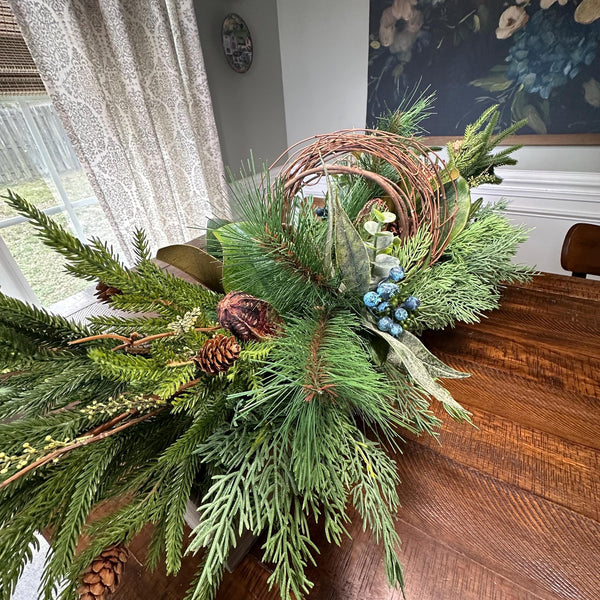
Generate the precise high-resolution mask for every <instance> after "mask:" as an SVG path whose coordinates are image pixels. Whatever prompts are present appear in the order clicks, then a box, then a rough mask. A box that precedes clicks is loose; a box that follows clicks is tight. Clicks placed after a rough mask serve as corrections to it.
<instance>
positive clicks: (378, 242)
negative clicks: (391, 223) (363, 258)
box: [375, 231, 394, 250]
mask: <svg viewBox="0 0 600 600" xmlns="http://www.w3.org/2000/svg"><path fill="white" fill-rule="evenodd" d="M393 241H394V234H393V233H392V232H391V231H382V232H380V233H378V234H377V235H376V236H375V247H376V248H377V250H385V249H386V248H387V247H388V246H391V245H392V243H393Z"/></svg>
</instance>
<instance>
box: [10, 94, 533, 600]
mask: <svg viewBox="0 0 600 600" xmlns="http://www.w3.org/2000/svg"><path fill="white" fill-rule="evenodd" d="M428 110H430V99H428V98H418V99H417V103H416V104H415V106H413V107H412V108H411V107H405V110H404V111H400V112H398V113H393V114H390V115H387V116H386V117H385V118H383V119H382V120H381V122H380V126H381V127H386V128H388V129H390V130H394V131H397V132H400V133H402V134H404V135H414V134H416V133H418V132H419V129H418V124H419V122H420V120H421V119H422V117H423V116H424V114H425V113H426V112H427V111H428ZM496 120H497V112H495V111H494V110H491V111H486V113H484V115H482V117H481V119H480V120H479V121H478V122H477V123H475V124H474V125H472V126H470V127H469V128H468V129H467V133H466V135H465V139H464V141H463V142H462V143H461V144H455V145H452V146H449V152H450V163H449V166H448V173H447V175H448V177H447V180H448V181H449V180H450V179H451V178H452V177H453V175H452V174H451V170H454V169H456V170H458V171H459V173H460V174H461V175H462V177H464V178H465V179H467V181H469V182H470V183H471V185H475V184H477V183H481V182H483V181H497V177H496V175H495V174H494V172H493V169H494V167H495V166H497V165H500V164H511V160H512V159H511V158H510V157H509V156H508V154H510V151H512V150H513V149H514V147H513V148H511V149H509V151H503V152H501V153H499V154H496V155H492V154H491V150H492V149H493V147H494V146H495V145H496V144H497V143H498V142H499V141H501V140H502V139H504V136H505V135H506V134H507V133H511V132H512V131H513V130H514V129H515V128H516V126H515V127H513V128H510V130H508V131H507V132H502V133H501V134H499V135H496V136H495V137H494V136H492V130H493V128H494V125H495V123H496ZM356 160H357V161H359V162H361V161H362V163H363V164H368V165H369V166H370V168H373V169H380V170H381V172H385V171H386V170H388V171H389V169H387V167H385V165H378V164H377V161H374V160H371V159H367V158H364V157H356ZM251 169H252V166H251ZM265 178H266V179H265V181H264V182H263V185H258V184H256V183H255V179H246V180H245V181H242V182H238V183H237V184H235V185H234V195H235V196H236V198H237V201H238V204H239V211H240V214H241V216H242V218H241V221H240V222H239V223H235V224H233V223H219V224H218V225H215V227H214V231H213V232H212V233H211V242H210V243H211V246H210V247H211V248H212V249H213V252H214V254H215V256H218V257H219V258H220V257H221V256H222V257H223V259H224V283H225V288H226V289H227V290H242V291H244V292H245V293H247V294H252V295H254V296H256V297H259V298H261V299H263V300H266V301H267V302H269V303H270V304H271V305H272V307H274V309H276V311H278V313H279V316H280V319H281V325H280V334H279V335H277V336H276V337H273V338H269V339H262V340H251V341H241V342H240V346H241V350H240V354H239V358H238V359H237V361H235V362H234V364H233V366H232V367H231V368H230V369H229V370H227V371H226V372H224V373H220V374H218V375H208V374H206V373H204V372H202V371H201V370H199V369H198V368H197V366H196V365H195V363H194V361H193V360H192V359H193V357H194V356H195V355H196V354H197V352H198V351H199V350H200V349H201V348H202V347H203V345H204V344H205V343H206V342H207V340H209V339H211V338H212V337H213V335H217V334H226V335H230V334H229V333H228V332H227V331H226V330H225V329H223V328H222V327H221V325H220V324H219V323H218V321H217V311H216V307H217V303H218V302H219V300H220V299H221V297H222V296H221V295H220V294H218V293H216V292H213V291H211V290H208V289H206V288H204V287H202V286H199V285H194V284H192V283H189V282H187V281H182V280H180V279H178V278H176V277H174V276H172V275H170V274H168V273H165V272H163V271H162V270H161V269H159V268H158V267H157V266H156V265H155V263H154V262H152V260H151V258H150V250H149V247H148V243H147V241H146V239H145V236H144V235H143V233H142V232H136V233H135V235H134V245H135V255H136V257H137V262H136V264H135V266H134V268H128V267H127V266H125V265H124V264H123V263H122V262H121V261H120V260H119V259H118V257H117V256H115V254H114V252H113V251H112V249H111V248H109V247H107V246H106V245H105V244H104V243H102V242H101V241H100V240H97V239H92V240H91V241H90V243H89V244H87V245H85V244H82V243H81V242H80V241H79V240H78V239H76V238H75V237H74V236H72V235H71V234H69V233H68V232H66V231H64V230H63V229H62V228H60V227H59V226H58V225H57V224H55V223H54V222H53V221H52V220H51V219H49V218H48V217H47V216H46V215H45V214H44V213H43V212H41V211H40V210H39V209H37V208H36V207H35V206H33V205H32V204H31V203H29V202H27V200H25V199H23V198H21V197H20V196H18V195H16V194H14V193H11V192H9V194H8V196H7V197H6V201H7V203H8V204H9V205H10V206H11V207H13V208H14V209H16V210H17V211H18V212H19V213H20V214H22V215H24V216H26V217H27V218H28V219H29V220H30V221H31V222H32V223H33V225H34V226H35V227H36V228H37V229H38V231H39V232H40V236H41V238H42V239H43V240H44V242H45V243H46V244H47V245H49V246H50V247H52V248H54V249H55V250H56V251H58V252H60V253H61V254H63V255H64V256H65V257H66V259H67V265H66V268H67V270H68V271H69V272H70V273H72V274H74V275H76V276H78V277H82V278H84V279H87V280H89V281H97V280H99V281H101V282H103V283H104V284H106V285H107V286H110V287H114V288H117V289H119V290H121V291H122V292H123V293H122V294H120V295H114V296H112V297H111V304H112V306H113V307H115V308H118V309H121V310H123V311H128V312H130V313H132V314H131V315H130V316H129V315H125V316H123V315H121V314H119V315H109V316H97V317H92V318H91V319H90V320H89V322H88V323H86V324H81V323H75V322H71V321H69V320H67V319H64V318H62V317H59V316H56V315H52V314H50V313H48V312H47V311H44V310H42V309H39V308H36V307H33V306H30V305H28V304H25V303H23V302H20V301H18V300H15V299H13V298H9V297H8V296H6V295H3V294H0V369H1V370H0V440H1V445H2V447H1V448H0V450H1V451H2V452H1V453H0V479H1V480H2V481H1V482H0V600H8V599H9V598H10V596H11V594H12V592H13V591H14V588H15V585H16V582H17V580H18V578H19V575H20V574H21V572H22V569H23V566H24V565H25V564H26V563H27V562H28V561H29V560H31V556H32V549H33V548H34V547H36V544H37V542H36V538H35V535H36V532H37V531H40V530H42V529H50V530H51V531H52V540H51V542H52V554H51V556H50V558H49V560H48V562H47V565H46V568H45V572H44V577H43V581H42V586H41V590H40V597H41V598H44V599H47V600H49V599H50V598H54V597H55V595H56V594H59V597H60V598H61V599H62V600H70V599H72V598H76V596H77V592H76V590H77V587H78V585H79V577H80V575H81V573H82V572H83V571H84V570H85V569H86V567H87V566H88V565H89V564H90V562H91V561H92V560H93V559H94V557H96V556H98V555H99V554H100V553H101V552H102V551H103V550H104V549H105V548H107V547H109V546H112V545H115V544H121V543H124V544H127V543H128V542H129V541H130V540H131V539H132V537H133V536H135V535H136V534H137V533H138V532H139V531H140V530H141V529H142V527H144V525H146V524H147V523H153V524H154V533H153V537H152V541H151V544H150V547H149V551H148V564H149V566H151V567H152V566H156V565H157V564H158V563H159V562H160V561H162V560H164V562H165V564H166V568H167V571H168V572H169V573H176V572H177V571H178V569H179V568H180V566H181V560H182V556H183V553H184V551H185V550H186V548H185V545H184V535H183V534H184V512H185V508H186V504H187V501H188V499H189V498H190V496H191V495H192V494H193V493H199V494H200V497H201V506H200V509H199V510H200V512H201V515H202V518H201V522H200V525H199V526H198V527H197V528H196V529H195V530H194V531H193V534H192V541H191V544H190V545H189V548H188V550H189V551H190V552H193V553H198V554H199V561H198V563H199V567H198V573H197V576H196V578H195V580H194V582H193V585H192V587H191V588H190V590H189V592H188V596H187V598H188V600H211V599H212V598H214V596H215V594H216V591H217V589H218V586H219V582H220V580H221V578H222V576H223V572H224V564H225V561H226V559H227V556H228V554H229V552H230V550H231V549H232V547H233V546H234V545H235V543H236V539H237V537H238V536H239V535H241V534H242V532H244V531H245V530H249V531H251V532H253V533H254V534H256V535H258V534H260V533H261V532H266V541H265V544H264V547H263V558H264V560H265V561H267V562H271V563H273V564H274V570H273V573H272V575H271V577H270V580H269V581H270V583H271V584H276V585H277V586H278V587H279V589H280V592H281V597H282V599H283V600H291V599H292V598H301V597H302V596H303V595H305V594H306V593H307V592H308V591H309V590H310V589H311V586H312V584H311V582H310V581H309V580H308V578H307V576H306V574H305V567H306V566H307V565H308V564H312V563H314V562H315V561H316V555H317V554H318V551H319V550H318V548H317V547H316V546H315V545H314V543H313V542H312V540H311V536H310V530H311V527H312V526H313V525H312V523H313V522H316V523H317V526H320V527H323V528H324V531H325V535H326V538H327V540H328V541H330V542H331V543H336V544H339V543H340V542H341V539H342V537H343V536H344V535H346V524H347V522H348V516H347V514H346V509H347V507H348V506H349V505H352V506H354V507H355V508H356V510H357V512H358V514H359V515H360V518H361V519H362V520H363V522H364V525H365V527H368V528H369V529H370V530H371V531H372V533H373V537H374V539H375V540H376V542H378V543H380V544H382V546H383V549H384V556H385V570H386V575H387V578H388V581H389V582H390V584H391V585H393V586H399V587H402V586H403V575H402V568H401V565H400V562H399V560H398V556H397V554H398V549H399V547H400V539H399V538H398V534H397V533H396V530H395V528H394V519H395V515H396V512H397V510H398V508H399V506H398V495H397V491H396V489H397V486H398V484H399V481H398V476H397V469H396V464H395V462H394V461H395V459H394V458H393V457H394V456H396V452H395V451H396V450H397V449H399V447H400V446H401V443H402V439H401V433H402V430H408V431H411V432H413V433H417V434H420V433H424V434H428V435H436V430H437V427H438V426H439V424H440V422H439V420H438V419H437V418H436V417H435V416H434V414H433V413H432V411H431V410H430V403H431V400H432V397H434V398H437V399H439V400H440V401H441V402H442V403H443V404H444V406H445V408H446V409H447V411H448V412H449V413H450V414H451V415H452V416H453V417H455V418H459V419H463V420H468V418H469V414H468V412H467V411H465V410H464V409H463V408H462V407H461V406H460V405H458V404H457V403H456V402H455V401H454V400H453V399H452V398H451V396H450V395H449V394H448V392H447V391H446V390H445V389H444V388H443V387H442V386H441V385H440V384H439V382H438V380H439V379H440V378H443V377H461V376H464V374H461V373H459V372H457V371H454V370H453V369H450V368H449V367H447V366H446V365H444V364H443V363H442V362H441V361H439V360H438V359H436V358H435V357H434V356H433V355H431V354H430V353H429V352H428V351H427V350H426V348H425V347H424V346H423V345H422V344H421V342H420V341H419V340H418V338H417V337H415V336H414V335H412V334H411V333H410V332H411V331H412V332H413V333H419V332H421V331H423V330H425V329H431V328H441V327H445V326H447V325H453V324H454V323H455V322H456V321H465V322H475V321H477V320H478V319H479V318H480V317H481V316H482V315H483V313H484V312H485V311H487V310H491V309H493V308H495V307H497V305H498V302H499V298H500V291H501V286H502V285H503V283H505V282H511V281H521V280H523V279H525V278H527V277H528V276H529V275H530V274H531V271H530V270H529V269H528V268H525V267H522V266H519V265H515V264H513V263H512V262H511V259H512V257H513V256H514V254H515V252H516V250H517V247H518V244H519V243H521V242H522V241H523V240H524V238H525V233H526V232H525V231H523V230H522V229H521V228H518V227H515V226H513V225H511V224H510V223H509V222H508V221H507V219H506V217H504V215H503V214H502V211H503V208H504V205H502V204H497V205H495V206H490V207H486V208H480V206H479V205H477V204H473V205H471V206H470V208H469V218H468V220H467V222H466V223H465V224H464V227H463V228H462V230H461V231H458V232H457V234H456V236H455V237H454V238H453V240H452V243H451V244H450V245H449V246H448V247H447V248H446V250H445V252H444V254H443V256H442V257H441V259H440V260H439V261H438V262H436V263H435V264H433V265H430V266H428V267H426V268H423V267H421V266H419V265H421V264H423V261H422V258H423V257H426V256H428V254H429V252H430V249H431V244H432V236H431V232H430V231H429V230H428V228H427V226H424V227H422V228H421V229H420V230H419V231H418V232H417V234H416V235H415V236H413V237H412V238H409V239H405V240H403V241H400V240H399V239H398V240H397V243H396V242H395V243H394V244H393V245H391V246H390V247H389V250H387V251H386V252H388V253H389V254H391V255H392V257H393V258H395V259H396V260H397V261H398V262H399V263H400V264H402V265H403V266H404V269H405V273H406V277H405V279H404V281H403V282H402V284H401V289H402V293H403V294H404V295H405V296H408V295H415V296H418V297H419V298H421V300H422V304H421V307H420V308H419V310H416V311H414V312H412V313H411V315H410V316H409V318H408V319H407V321H406V323H405V325H406V326H405V329H406V332H405V334H404V336H403V337H400V338H398V339H394V338H392V337H391V336H389V335H388V334H384V333H382V332H381V331H378V329H377V327H375V325H374V324H373V323H372V322H371V321H370V316H369V315H368V314H367V313H366V312H365V310H364V306H363V304H362V302H361V298H360V297H357V294H356V293H355V292H352V291H351V290H352V286H351V285H349V284H348V281H344V277H345V276H346V275H345V274H344V270H343V269H342V268H340V266H339V263H340V259H339V257H340V256H341V255H342V252H341V250H340V249H339V247H338V252H337V255H338V256H337V259H338V260H337V261H336V262H335V263H334V262H332V260H331V256H332V252H333V254H334V255H335V254H336V250H335V243H334V242H335V240H333V241H332V236H331V235H328V227H329V225H328V222H327V219H317V218H315V215H314V212H313V210H312V200H311V199H308V201H307V199H303V198H296V199H295V200H294V201H293V203H292V204H289V203H288V201H287V200H286V199H285V197H284V190H283V183H282V182H281V181H278V180H275V181H274V182H273V184H272V185H271V182H270V181H269V180H268V175H265ZM331 189H332V190H333V189H335V193H336V194H337V196H338V198H339V203H338V202H337V201H335V202H334V200H333V198H329V202H330V205H331V207H332V208H333V213H334V214H333V215H332V216H331V217H330V218H331V219H343V224H342V225H340V223H342V221H340V220H338V221H337V223H338V226H339V227H342V226H343V227H346V228H347V231H346V233H348V232H349V231H350V228H353V227H354V226H356V227H359V226H361V225H362V223H357V221H356V219H357V217H359V214H360V212H361V210H362V209H363V207H364V205H365V204H366V203H367V202H368V201H369V200H371V199H372V198H373V197H375V196H376V195H378V191H379V190H377V188H376V186H374V185H373V184H371V183H367V182H365V180H363V179H357V178H355V177H350V176H340V177H337V178H336V184H335V188H334V187H333V186H332V188H331ZM468 201H469V202H470V200H468ZM332 203H333V204H332ZM373 214H376V213H373ZM282 215H285V217H286V218H285V219H282ZM360 218H362V217H360ZM353 223H355V225H353ZM351 233H352V232H351ZM346 239H352V240H354V241H353V242H352V243H360V244H362V243H363V242H362V241H361V239H360V237H359V236H358V235H355V234H354V233H353V234H352V235H346ZM356 240H358V241H356ZM332 243H333V244H334V245H333V247H332V246H331V244H332ZM337 243H339V242H337ZM348 272H349V271H348ZM139 347H143V348H144V352H145V353H144V354H138V353H133V352H132V350H134V349H135V348H139ZM105 501H110V502H111V504H110V505H109V506H111V507H112V510H111V512H110V513H109V514H108V515H107V516H105V517H103V518H101V519H97V518H95V517H94V513H93V511H94V509H95V507H97V506H98V505H99V504H100V503H103V502H105ZM84 534H85V535H86V537H87V540H88V542H87V545H84V547H82V548H79V549H78V550H77V551H76V547H77V545H78V543H79V541H80V539H81V536H82V535H84ZM64 582H66V583H64ZM63 583H64V588H63V589H62V591H60V592H59V591H58V589H59V586H61V585H63Z"/></svg>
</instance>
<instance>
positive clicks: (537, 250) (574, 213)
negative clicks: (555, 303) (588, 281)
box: [472, 168, 600, 274]
mask: <svg viewBox="0 0 600 600" xmlns="http://www.w3.org/2000/svg"><path fill="white" fill-rule="evenodd" d="M498 174H499V175H500V176H501V177H503V179H504V181H503V182H502V184H501V185H485V186H481V187H479V188H476V189H474V190H473V191H472V195H473V198H476V197H480V196H483V198H484V200H485V201H486V202H492V201H496V200H499V199H501V198H504V199H506V200H507V201H508V202H509V206H508V210H507V213H508V214H509V216H510V218H511V219H512V221H514V222H515V223H523V224H524V225H526V226H527V227H529V228H532V231H531V233H530V234H529V239H528V240H527V242H525V243H524V244H523V245H522V246H521V249H520V251H519V253H518V255H517V257H516V260H517V261H519V262H523V263H526V264H530V265H535V266H536V268H537V269H538V270H540V271H546V272H548V273H561V274H566V272H565V271H564V270H563V269H562V268H561V266H560V251H561V248H562V243H563V240H564V237H565V234H566V233H567V231H568V230H569V228H570V227H571V225H574V224H575V223H593V224H595V225H600V173H575V172H568V171H525V170H517V169H508V168H507V169H499V170H498Z"/></svg>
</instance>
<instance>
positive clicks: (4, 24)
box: [0, 0, 46, 96]
mask: <svg viewBox="0 0 600 600" xmlns="http://www.w3.org/2000/svg"><path fill="white" fill-rule="evenodd" d="M45 93H46V90H45V88H44V84H43V83H42V80H41V78H40V76H39V73H38V71H37V68H36V66H35V63H34V62H33V59H32V58H31V54H30V53H29V50H28V48H27V44H25V40H24V39H23V36H22V35H21V30H20V29H19V26H18V25H17V22H16V20H15V17H14V15H13V13H12V10H11V8H10V5H9V4H8V0H0V95H4V96H6V95H10V96H15V95H19V96H22V95H26V94H45Z"/></svg>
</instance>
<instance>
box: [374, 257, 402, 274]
mask: <svg viewBox="0 0 600 600" xmlns="http://www.w3.org/2000/svg"><path fill="white" fill-rule="evenodd" d="M399 266H400V260H399V259H398V258H397V257H395V256H391V255H390V254H378V255H377V256H376V257H375V263H374V265H373V278H374V280H375V281H378V280H379V279H382V278H383V277H387V276H388V275H389V273H390V269H392V268H393V267H399Z"/></svg>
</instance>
